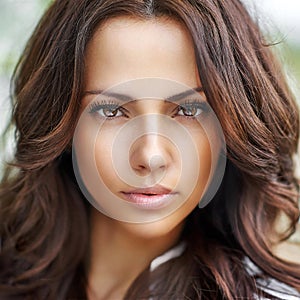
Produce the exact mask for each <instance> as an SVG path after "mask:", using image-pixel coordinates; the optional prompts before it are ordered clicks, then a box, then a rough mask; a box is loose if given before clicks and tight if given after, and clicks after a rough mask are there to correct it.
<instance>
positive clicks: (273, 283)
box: [150, 242, 300, 300]
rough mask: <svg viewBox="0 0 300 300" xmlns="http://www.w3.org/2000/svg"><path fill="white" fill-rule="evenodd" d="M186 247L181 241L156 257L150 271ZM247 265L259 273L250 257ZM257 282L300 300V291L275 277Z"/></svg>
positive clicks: (289, 298)
mask: <svg viewBox="0 0 300 300" xmlns="http://www.w3.org/2000/svg"><path fill="white" fill-rule="evenodd" d="M185 248H186V244H185V243H184V242H181V243H180V244H178V245H177V246H175V247H173V248H172V249H170V250H168V251H167V252H165V253H163V254H162V255H160V256H158V257H156V258H155V259H154V260H153V261H152V262H151V264H150V271H151V272H152V271H153V270H155V269H156V268H157V267H158V266H160V265H161V264H163V263H165V262H167V261H168V260H170V259H172V258H175V257H178V256H180V255H181V254H182V253H183V251H184V250H185ZM244 263H245V267H246V270H247V272H248V273H249V274H250V275H255V274H259V273H260V272H261V271H260V269H259V268H258V267H257V266H256V265H255V264H254V263H253V262H252V261H251V260H250V259H249V258H248V257H245V259H244ZM257 284H258V285H259V287H260V288H261V289H262V290H264V291H265V292H267V293H269V294H270V295H273V296H275V297H277V298H279V299H282V300H300V293H299V292H297V291H296V290H295V289H294V288H292V287H290V286H288V285H287V284H285V283H282V282H280V281H278V280H276V279H274V278H268V279H265V280H262V279H257ZM150 289H151V287H150ZM254 298H255V299H257V300H272V299H270V298H262V297H258V296H257V295H254Z"/></svg>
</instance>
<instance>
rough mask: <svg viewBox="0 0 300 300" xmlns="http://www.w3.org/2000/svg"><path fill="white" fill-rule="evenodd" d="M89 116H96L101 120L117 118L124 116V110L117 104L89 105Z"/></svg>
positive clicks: (95, 103)
mask: <svg viewBox="0 0 300 300" xmlns="http://www.w3.org/2000/svg"><path fill="white" fill-rule="evenodd" d="M89 113H90V114H97V115H99V116H100V117H102V118H107V119H109V118H117V117H122V116H125V114H124V108H123V107H122V106H119V105H118V104H117V103H97V102H94V103H92V104H91V106H90V109H89Z"/></svg>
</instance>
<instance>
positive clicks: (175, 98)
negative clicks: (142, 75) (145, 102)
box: [83, 86, 204, 102]
mask: <svg viewBox="0 0 300 300" xmlns="http://www.w3.org/2000/svg"><path fill="white" fill-rule="evenodd" d="M203 91H204V89H203V87H202V86H199V87H196V88H193V89H188V90H186V91H184V92H181V93H178V94H176V95H173V96H170V97H168V98H166V99H165V101H170V102H176V101H178V100H180V99H182V98H185V97H187V96H189V95H192V94H194V93H195V92H203ZM100 94H102V95H105V96H108V97H112V98H116V99H118V100H120V101H124V102H125V101H133V100H136V99H134V98H132V97H131V96H129V95H125V94H120V93H114V92H108V91H105V90H89V91H85V92H84V93H83V96H86V95H100Z"/></svg>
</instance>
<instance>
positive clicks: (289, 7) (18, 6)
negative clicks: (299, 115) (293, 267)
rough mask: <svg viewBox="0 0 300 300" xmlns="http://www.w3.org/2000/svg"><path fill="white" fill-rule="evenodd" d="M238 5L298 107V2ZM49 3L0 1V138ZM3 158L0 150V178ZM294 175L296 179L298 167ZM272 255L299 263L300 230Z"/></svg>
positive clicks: (252, 0) (255, 0) (256, 0)
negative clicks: (15, 78) (16, 79)
mask: <svg viewBox="0 0 300 300" xmlns="http://www.w3.org/2000/svg"><path fill="white" fill-rule="evenodd" d="M242 1H243V2H244V3H245V4H246V6H247V7H248V9H249V11H250V12H251V14H252V16H253V18H255V19H256V20H257V22H258V23H259V25H260V27H261V28H262V30H263V32H264V33H265V35H266V36H267V37H268V40H269V42H270V43H272V44H276V45H274V46H273V49H274V51H275V52H276V54H277V56H278V58H279V60H280V61H281V63H282V65H283V66H284V69H285V72H286V76H287V77H288V80H289V83H290V86H291V88H292V90H293V92H294V94H295V96H296V99H297V101H298V103H300V1H299V0H242ZM74 2H76V0H74ZM50 3H51V0H0V134H1V133H2V132H3V130H4V128H5V126H6V124H7V120H8V118H9V116H10V111H11V106H10V99H9V81H10V76H11V74H12V72H13V69H14V66H15V65H16V63H17V61H18V58H19V56H20V54H21V52H22V50H23V49H24V47H25V43H26V41H27V39H28V38H29V37H30V35H31V33H32V31H33V29H34V27H35V25H36V24H37V22H38V20H39V18H40V16H41V15H42V13H43V12H44V11H45V9H46V8H47V6H48V5H49V4H50ZM1 143H4V142H3V140H1V141H0V144H1ZM5 143H6V144H11V145H9V146H10V147H8V148H10V149H13V139H8V140H6V141H5ZM6 146H7V145H6ZM3 154H4V153H3V152H1V150H0V175H1V165H2V164H3V161H4V157H3ZM298 156H299V157H300V154H299V155H298ZM298 174H299V176H300V166H299V168H298ZM0 177H1V176H0ZM299 226H300V224H299ZM275 251H276V252H277V253H278V254H279V255H280V256H282V257H284V258H288V259H290V260H296V261H298V262H300V228H299V229H298V232H296V234H295V235H294V236H293V237H292V239H291V240H290V241H289V242H288V243H284V244H282V245H280V246H279V247H278V248H276V249H275Z"/></svg>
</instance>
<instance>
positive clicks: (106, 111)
mask: <svg viewBox="0 0 300 300" xmlns="http://www.w3.org/2000/svg"><path fill="white" fill-rule="evenodd" d="M103 113H104V115H105V116H107V117H114V116H115V115H116V114H117V109H111V108H104V109H103Z"/></svg>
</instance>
